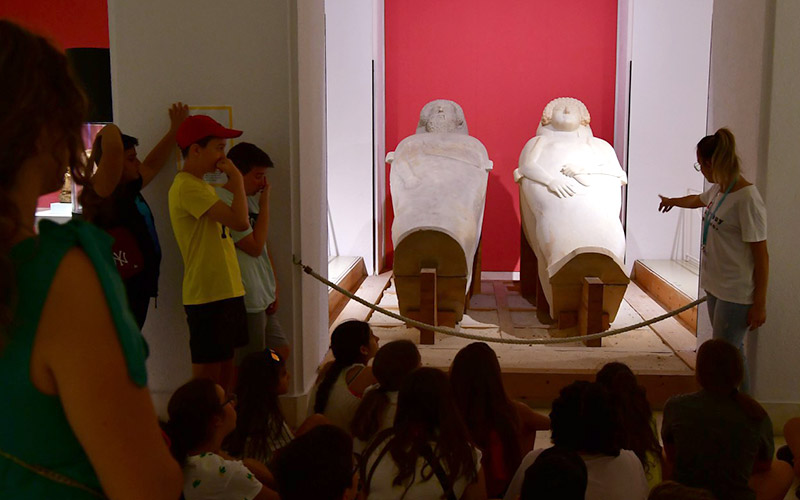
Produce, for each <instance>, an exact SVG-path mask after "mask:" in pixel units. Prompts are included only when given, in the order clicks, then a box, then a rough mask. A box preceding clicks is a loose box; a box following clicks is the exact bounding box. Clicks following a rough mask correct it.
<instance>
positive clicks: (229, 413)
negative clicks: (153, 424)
mask: <svg viewBox="0 0 800 500" xmlns="http://www.w3.org/2000/svg"><path fill="white" fill-rule="evenodd" d="M235 405H236V398H235V397H234V396H233V395H230V396H228V395H226V394H225V391H224V390H223V389H222V387H220V386H219V385H217V384H215V383H214V381H213V380H211V379H205V378H198V379H193V380H190V381H189V382H187V383H185V384H183V385H182V386H180V387H179V388H178V389H177V390H176V391H175V392H174V393H173V394H172V397H171V398H170V399H169V403H168V404H167V413H168V414H169V422H168V423H167V424H166V428H167V433H168V434H169V438H170V440H171V441H172V454H173V456H174V457H175V459H176V460H178V462H179V463H180V464H181V465H183V464H184V463H185V462H186V457H187V454H188V453H189V451H190V450H192V449H193V448H196V447H197V446H199V445H201V444H204V443H207V442H209V441H211V440H212V439H215V438H218V439H220V440H221V438H223V437H225V436H227V435H228V434H230V433H231V431H233V430H234V429H235V428H236V410H235V408H234V406H235Z"/></svg>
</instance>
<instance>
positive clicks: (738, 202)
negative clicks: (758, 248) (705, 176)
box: [700, 184, 767, 304]
mask: <svg viewBox="0 0 800 500" xmlns="http://www.w3.org/2000/svg"><path fill="white" fill-rule="evenodd" d="M726 187H727V186H726ZM723 194H724V191H723V190H722V189H721V188H720V186H719V185H718V184H714V185H713V186H712V187H711V188H710V189H709V190H708V191H705V192H704V193H703V194H701V195H700V200H701V201H702V202H703V203H704V204H705V205H706V208H704V209H703V223H704V224H705V219H706V218H707V217H710V215H711V213H712V212H713V211H714V210H715V209H716V210H717V211H716V213H715V214H714V218H713V219H712V220H711V222H710V224H709V227H708V236H707V238H706V245H705V248H704V249H703V264H702V266H701V268H700V286H701V287H702V288H703V289H704V290H706V291H707V292H708V293H710V294H712V295H713V296H715V297H717V298H718V299H722V300H724V301H727V302H733V303H736V304H752V303H753V290H754V288H755V285H754V283H753V268H754V265H753V251H752V250H751V249H750V243H753V242H757V241H764V240H766V239H767V209H766V207H765V206H764V201H763V200H762V199H761V195H759V194H758V190H757V189H756V187H755V186H753V185H750V186H747V187H743V188H741V189H739V190H738V191H734V192H731V193H728V196H727V197H726V198H725V200H724V201H723V203H722V205H719V202H720V200H721V199H722V196H723ZM717 206H719V209H717Z"/></svg>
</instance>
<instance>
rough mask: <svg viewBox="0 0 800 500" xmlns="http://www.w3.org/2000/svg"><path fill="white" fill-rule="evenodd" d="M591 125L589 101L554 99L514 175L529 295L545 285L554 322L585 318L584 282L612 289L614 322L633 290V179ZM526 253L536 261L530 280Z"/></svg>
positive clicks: (609, 306)
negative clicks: (627, 208) (629, 234)
mask: <svg viewBox="0 0 800 500" xmlns="http://www.w3.org/2000/svg"><path fill="white" fill-rule="evenodd" d="M589 121H590V117H589V111H588V110H587V109H586V106H585V105H584V104H583V103H582V102H581V101H579V100H577V99H573V98H569V97H562V98H558V99H554V100H553V101H551V102H550V103H549V104H547V106H546V107H545V109H544V112H543V114H542V121H541V123H540V125H539V127H538V130H537V131H536V136H535V137H533V138H532V139H531V140H529V141H528V143H527V144H526V145H525V147H524V148H523V150H522V153H521V155H520V159H519V168H518V169H516V170H515V171H514V179H515V180H516V182H517V183H518V184H519V190H520V218H521V221H522V232H523V235H524V238H523V241H522V246H523V248H522V252H521V253H522V256H523V258H522V263H521V270H520V274H521V276H520V280H521V281H522V284H521V285H522V289H523V293H525V290H526V288H527V289H528V290H530V289H531V288H532V287H531V285H530V284H529V283H526V281H530V280H536V279H537V278H538V281H539V284H540V285H541V287H540V288H539V290H540V293H543V294H544V297H545V298H546V302H547V304H545V305H546V306H547V308H548V309H549V311H547V312H548V313H549V316H550V318H552V319H553V320H559V318H560V316H561V315H562V313H571V312H574V311H578V310H579V308H580V302H581V291H582V286H583V285H582V282H583V279H584V278H588V277H595V278H599V279H600V280H601V281H602V282H603V284H604V285H605V286H604V289H603V312H604V313H607V314H608V318H609V321H613V320H614V318H615V317H616V315H617V311H618V310H619V306H620V304H621V302H622V298H623V296H624V295H625V289H626V287H627V284H628V283H629V282H630V279H629V278H628V276H627V274H626V273H625V270H624V264H623V259H624V257H625V234H624V232H623V229H622V223H621V222H620V216H619V215H620V207H621V197H622V192H621V189H620V188H621V186H623V185H624V184H626V183H627V176H626V175H625V172H624V171H623V170H622V167H620V164H619V161H618V160H617V156H616V154H615V152H614V149H613V148H612V147H611V145H610V144H608V143H607V142H606V141H604V140H602V139H598V138H595V137H594V136H593V135H592V130H591V128H590V127H589ZM526 245H529V247H530V249H532V250H533V253H534V254H535V257H536V258H535V261H536V262H535V265H534V266H531V265H528V266H527V267H528V271H527V272H526V269H525V268H526V262H525V258H524V256H525V254H526V253H530V250H528V248H526V247H525V246H526ZM532 267H533V269H531V268H532ZM534 286H535V284H534ZM537 302H538V304H537V305H539V307H541V305H542V304H543V303H542V301H538V300H537ZM540 313H541V311H540ZM541 318H542V316H541V314H540V319H541Z"/></svg>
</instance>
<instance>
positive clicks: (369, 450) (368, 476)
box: [358, 427, 394, 495]
mask: <svg viewBox="0 0 800 500" xmlns="http://www.w3.org/2000/svg"><path fill="white" fill-rule="evenodd" d="M393 434H394V429H393V428H391V427H390V428H388V429H384V430H382V431H381V432H379V433H378V434H376V435H375V437H374V438H373V439H372V441H371V442H370V443H369V445H368V446H367V447H366V448H365V449H364V452H363V453H362V454H361V459H360V461H359V464H358V465H359V467H358V470H359V474H360V476H361V489H362V491H364V494H365V495H367V494H369V485H370V483H371V482H372V476H373V475H374V474H375V469H377V468H378V464H379V463H380V461H381V459H383V456H384V455H386V452H387V451H389V447H388V446H384V447H383V449H382V450H381V451H380V453H378V457H377V458H376V459H375V463H373V464H372V467H370V469H369V473H367V462H368V461H369V457H370V456H371V455H372V454H373V453H374V452H375V450H376V449H377V448H378V446H380V445H381V444H382V443H383V442H384V441H386V440H387V439H388V438H389V436H391V435H393Z"/></svg>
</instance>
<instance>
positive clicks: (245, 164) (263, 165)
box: [228, 142, 275, 196]
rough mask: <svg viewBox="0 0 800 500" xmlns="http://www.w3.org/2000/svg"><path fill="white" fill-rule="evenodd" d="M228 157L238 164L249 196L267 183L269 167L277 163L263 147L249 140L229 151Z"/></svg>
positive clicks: (237, 166) (245, 190)
mask: <svg viewBox="0 0 800 500" xmlns="http://www.w3.org/2000/svg"><path fill="white" fill-rule="evenodd" d="M228 159H229V160H230V161H232V162H233V164H234V165H236V168H238V169H239V171H240V172H241V173H242V178H243V179H244V192H245V193H246V194H247V196H253V195H254V194H256V193H258V192H259V191H261V190H262V189H264V187H265V186H266V184H267V177H266V175H267V169H268V168H272V167H274V166H275V165H273V163H272V159H271V158H270V157H269V155H268V154H267V153H265V152H264V151H263V150H262V149H261V148H259V147H258V146H256V145H254V144H250V143H249V142H240V143H239V144H237V145H235V146H234V147H232V148H231V149H230V151H228Z"/></svg>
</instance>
